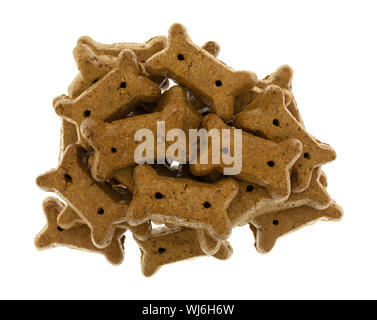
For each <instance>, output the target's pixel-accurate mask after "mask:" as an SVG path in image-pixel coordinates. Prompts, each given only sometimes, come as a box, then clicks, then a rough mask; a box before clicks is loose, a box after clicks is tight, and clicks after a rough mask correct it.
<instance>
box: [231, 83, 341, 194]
mask: <svg viewBox="0 0 377 320" xmlns="http://www.w3.org/2000/svg"><path fill="white" fill-rule="evenodd" d="M234 124H235V125H236V126H237V127H240V128H242V129H245V130H251V131H258V132H261V133H262V134H263V135H265V136H266V137H267V138H268V139H271V140H273V141H275V142H281V141H283V140H285V139H289V138H296V139H298V140H300V141H301V143H302V145H303V153H302V156H301V157H300V158H299V159H298V160H297V162H296V163H295V165H294V167H293V175H292V191H293V192H302V191H304V190H305V189H306V188H307V187H308V186H309V183H310V179H311V176H312V172H313V170H314V168H316V167H319V166H321V165H323V164H325V163H328V162H330V161H332V160H334V159H335V158H336V153H335V151H334V150H333V149H332V148H331V147H330V146H329V145H326V144H323V143H319V142H318V141H317V140H316V139H315V138H314V137H312V136H311V135H310V134H309V133H307V132H306V131H305V129H304V128H303V127H302V126H301V125H300V124H299V123H298V122H297V121H296V120H295V118H293V116H292V115H291V114H290V112H289V111H288V110H287V108H286V107H285V105H284V96H283V93H282V91H281V89H280V88H279V87H277V86H270V87H268V88H267V89H266V90H265V93H264V94H263V97H262V98H261V99H260V101H259V103H258V108H256V109H252V110H245V111H242V112H240V113H238V114H237V115H236V117H235V119H234Z"/></svg>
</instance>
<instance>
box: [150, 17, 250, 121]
mask: <svg viewBox="0 0 377 320" xmlns="http://www.w3.org/2000/svg"><path fill="white" fill-rule="evenodd" d="M145 68H146V70H147V71H148V72H149V73H151V74H157V75H164V76H168V77H169V78H172V79H173V80H174V81H176V82H177V83H179V84H181V85H183V86H184V87H186V88H188V89H189V90H190V91H192V92H193V93H194V95H196V96H197V97H199V98H200V99H201V100H203V101H204V102H205V103H206V104H207V105H209V106H210V107H211V108H212V110H213V111H214V112H216V113H217V114H218V115H219V116H221V117H223V118H224V119H225V120H226V121H228V120H230V119H231V117H232V116H233V103H234V97H235V96H237V95H240V94H241V93H242V92H245V91H248V90H250V89H252V88H253V87H254V86H255V83H256V81H257V77H256V76H255V74H254V73H251V72H246V71H234V70H232V69H231V68H229V67H228V66H226V65H225V64H224V63H222V62H221V61H219V60H217V59H216V58H215V57H213V56H212V55H211V54H210V53H208V52H207V51H206V50H205V49H203V48H200V47H199V46H197V45H195V44H194V43H193V42H192V41H191V39H190V38H189V36H188V34H187V31H186V29H185V27H184V26H182V25H180V24H173V25H172V26H171V27H170V30H169V38H168V44H167V47H166V48H165V49H164V50H162V51H160V52H158V53H156V54H155V55H153V56H152V57H151V58H149V59H148V60H147V62H146V63H145Z"/></svg>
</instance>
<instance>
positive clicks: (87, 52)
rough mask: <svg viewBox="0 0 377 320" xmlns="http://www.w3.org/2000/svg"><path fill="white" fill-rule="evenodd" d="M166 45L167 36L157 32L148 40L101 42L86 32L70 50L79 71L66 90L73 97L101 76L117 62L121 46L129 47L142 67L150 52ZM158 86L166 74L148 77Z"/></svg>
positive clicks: (164, 82) (155, 51)
mask: <svg viewBox="0 0 377 320" xmlns="http://www.w3.org/2000/svg"><path fill="white" fill-rule="evenodd" d="M165 45H166V37H164V36H158V37H155V38H152V39H150V40H148V41H147V42H146V43H116V44H102V43H99V42H97V41H94V40H93V39H91V38H90V37H88V36H84V37H81V38H80V39H79V40H78V41H77V46H76V48H75V49H74V50H73V56H74V58H75V61H76V64H77V67H78V69H79V71H80V73H79V74H78V75H77V76H76V78H75V79H74V80H73V81H72V83H71V84H70V86H69V88H68V94H69V96H71V97H72V98H76V97H77V96H79V95H80V94H81V93H82V92H84V91H85V90H86V89H87V88H89V87H90V86H91V85H93V83H96V82H97V81H99V80H100V79H101V78H103V77H104V76H105V75H106V74H107V73H108V72H109V71H111V70H113V69H114V68H115V67H116V65H117V57H118V55H119V54H120V53H121V51H122V50H125V49H129V50H132V51H133V52H134V53H135V55H136V57H137V59H138V61H139V65H140V68H141V69H142V70H143V69H144V62H145V61H146V60H147V59H148V58H149V57H150V56H152V55H153V54H155V53H157V52H158V51H160V50H162V49H163V48H164V47H165ZM150 79H151V80H152V81H154V82H156V83H158V84H159V85H160V86H161V87H163V86H165V84H167V83H168V81H167V79H166V78H165V77H156V76H154V77H150Z"/></svg>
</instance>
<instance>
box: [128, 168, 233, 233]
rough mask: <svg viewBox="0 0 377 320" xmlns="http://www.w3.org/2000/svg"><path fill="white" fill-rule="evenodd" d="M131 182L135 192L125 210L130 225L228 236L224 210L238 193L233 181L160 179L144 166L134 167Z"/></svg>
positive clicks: (229, 230)
mask: <svg viewBox="0 0 377 320" xmlns="http://www.w3.org/2000/svg"><path fill="white" fill-rule="evenodd" d="M134 180H135V183H136V192H135V193H134V197H133V199H132V202H131V204H130V206H129V208H128V211H127V221H128V222H129V223H130V224H131V225H137V224H140V223H143V222H145V221H146V220H152V221H156V222H158V223H171V224H176V225H179V226H185V227H193V228H199V229H205V230H207V231H208V232H209V233H210V234H211V235H213V236H214V237H215V238H218V239H225V238H227V237H228V236H229V235H230V232H231V228H230V224H229V219H228V216H227V212H226V209H227V207H228V206H229V204H230V202H231V201H232V200H233V198H234V197H235V196H236V194H237V192H238V183H237V182H236V181H235V180H233V179H223V180H221V181H219V182H217V183H214V184H206V183H202V182H197V181H195V180H192V179H186V178H169V177H162V176H159V175H158V174H157V173H156V172H155V171H154V170H153V169H152V168H151V167H149V166H148V165H140V166H138V167H136V168H135V170H134Z"/></svg>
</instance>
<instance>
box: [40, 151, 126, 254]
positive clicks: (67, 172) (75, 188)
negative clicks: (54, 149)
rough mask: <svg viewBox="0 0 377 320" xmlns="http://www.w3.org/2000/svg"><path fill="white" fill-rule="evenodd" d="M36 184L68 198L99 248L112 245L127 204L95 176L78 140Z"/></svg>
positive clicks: (123, 217) (123, 219)
mask: <svg viewBox="0 0 377 320" xmlns="http://www.w3.org/2000/svg"><path fill="white" fill-rule="evenodd" d="M37 185H38V186H39V187H41V188H42V189H44V190H46V191H52V192H56V193H57V194H58V195H59V196H60V197H61V198H62V199H64V200H65V201H66V202H67V204H68V205H69V206H70V207H71V208H72V209H73V210H74V211H75V212H76V213H77V214H78V215H79V216H80V218H81V219H82V220H84V222H85V223H86V224H87V225H88V226H89V227H90V229H91V232H92V240H93V243H94V244H95V245H96V246H97V247H99V248H103V247H106V246H107V245H109V243H110V241H111V238H112V235H113V232H114V224H115V223H121V222H124V221H125V216H126V210H127V205H126V204H119V203H117V202H116V201H115V200H114V196H112V195H111V193H110V191H107V190H106V189H104V188H102V187H100V186H99V185H98V184H97V183H96V182H95V181H94V180H93V178H92V176H91V174H90V171H89V170H88V169H87V168H86V166H85V165H84V164H83V163H82V149H81V148H80V146H79V145H77V144H73V145H70V146H69V147H68V148H67V149H66V151H65V152H64V155H63V158H62V161H61V162H60V164H59V166H58V168H57V169H53V170H51V171H48V172H47V173H45V174H42V175H40V176H39V177H38V178H37Z"/></svg>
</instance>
